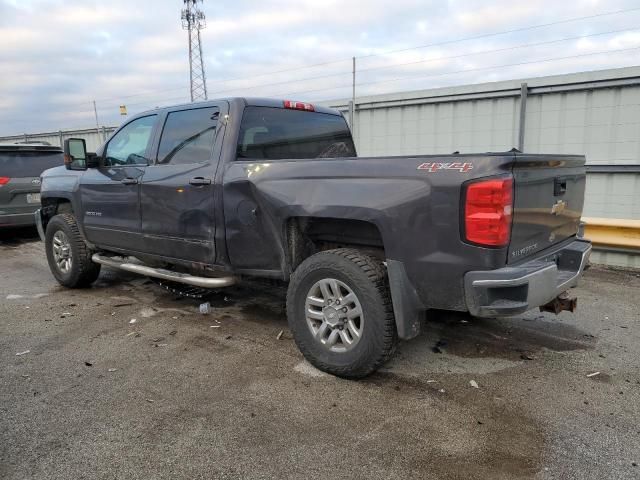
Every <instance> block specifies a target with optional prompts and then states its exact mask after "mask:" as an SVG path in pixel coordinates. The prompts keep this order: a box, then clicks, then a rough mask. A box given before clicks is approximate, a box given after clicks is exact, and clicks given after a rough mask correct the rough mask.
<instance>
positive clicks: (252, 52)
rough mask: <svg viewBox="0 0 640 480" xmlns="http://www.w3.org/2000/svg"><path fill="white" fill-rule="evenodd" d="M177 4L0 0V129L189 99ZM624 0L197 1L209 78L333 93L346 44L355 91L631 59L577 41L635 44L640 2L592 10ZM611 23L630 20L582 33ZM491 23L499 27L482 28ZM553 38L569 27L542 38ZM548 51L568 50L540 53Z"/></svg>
mask: <svg viewBox="0 0 640 480" xmlns="http://www.w3.org/2000/svg"><path fill="white" fill-rule="evenodd" d="M181 6H182V4H181V2H169V1H162V2H161V1H158V0H138V1H136V2H131V1H130V0H111V1H109V2H104V1H100V0H21V1H17V0H0V38H1V39H2V42H0V69H1V70H0V71H1V72H2V76H0V135H6V134H12V133H22V132H25V131H27V132H37V131H43V130H58V129H64V128H71V127H90V126H92V125H93V124H94V123H95V120H94V113H93V103H92V102H93V100H95V101H96V103H97V107H98V114H99V116H100V121H101V123H104V124H107V125H113V124H117V123H119V122H120V121H121V117H120V116H119V110H118V107H119V105H121V104H126V105H127V107H128V110H129V112H130V113H135V112H137V111H141V110H145V109H148V108H153V107H155V106H158V105H167V104H171V103H178V102H184V101H187V100H188V98H189V89H188V85H189V72H188V58H187V33H186V32H185V31H184V30H183V29H182V26H181V22H180V8H181ZM632 8H638V5H637V2H635V1H633V0H608V1H606V2H605V1H603V0H600V1H599V0H574V1H573V2H557V1H551V0H539V1H537V2H513V1H512V0H491V1H489V0H487V1H482V2H480V1H479V0H448V1H446V2H444V1H441V0H394V1H393V2H390V1H389V0H350V1H348V2H346V1H343V0H323V1H320V2H319V1H317V0H261V1H257V0H237V1H236V2H213V0H204V3H203V9H204V11H205V13H206V15H207V28H206V29H205V30H203V31H202V39H203V49H204V60H205V68H206V74H207V79H208V90H209V92H210V95H211V96H232V95H247V96H274V97H278V96H294V97H295V98H299V99H301V100H305V99H309V100H312V101H319V100H328V99H332V98H343V97H345V96H347V95H350V91H351V57H353V56H356V57H357V69H358V73H357V83H358V86H357V92H358V94H359V95H368V94H374V93H385V92H396V91H403V90H415V89H425V88H431V87H440V86H446V85H454V84H466V83H477V82H484V81H494V80H502V79H509V78H526V77H528V76H540V75H551V74H556V73H567V72H572V71H582V70H593V69H600V68H610V67H620V66H628V65H633V64H637V63H638V59H639V58H640V50H636V51H631V52H620V53H610V54H600V55H593V56H590V55H588V56H587V55H586V54H590V53H593V52H598V51H605V50H617V49H623V48H632V47H634V46H638V47H640V29H639V28H638V27H637V25H638V21H639V20H640V10H635V11H631V12H627V13H624V14H617V15H609V16H595V15H596V14H598V13H601V12H611V11H616V10H624V9H632ZM589 16H591V17H592V18H584V19H582V20H576V21H571V22H562V23H557V22H559V21H562V20H564V19H571V18H575V17H589ZM541 24H547V26H545V27H540V28H531V29H521V27H526V26H532V25H541ZM519 29H520V30H519ZM513 30H517V31H513ZM615 30H629V31H627V32H618V33H610V34H607V35H598V36H594V35H593V34H595V33H602V32H613V31H615ZM501 31H503V32H504V31H510V33H509V32H507V33H502V34H500V35H490V34H492V33H496V32H501ZM579 36H582V38H581V39H575V38H573V37H579ZM469 37H472V38H474V39H473V40H467V41H458V40H460V39H464V38H469ZM563 38H572V39H571V40H566V41H562V42H556V43H550V44H540V43H542V42H546V41H553V40H558V39H563ZM419 46H422V48H413V47H419ZM525 46H526V47H525ZM511 47H519V48H511ZM389 52H391V53H389ZM554 57H571V58H565V59H563V60H558V61H543V60H548V59H550V58H554ZM516 64H520V65H516ZM310 65H311V66H310Z"/></svg>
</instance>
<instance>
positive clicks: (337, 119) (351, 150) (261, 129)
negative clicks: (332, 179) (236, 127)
mask: <svg viewBox="0 0 640 480" xmlns="http://www.w3.org/2000/svg"><path fill="white" fill-rule="evenodd" d="M237 156H238V158H252V159H253V158H257V159H269V160H279V159H286V158H333V157H355V156H356V150H355V147H354V145H353V140H352V139H351V133H350V132H349V127H348V126H347V122H346V121H345V119H344V118H343V117H341V116H338V115H331V114H327V113H317V112H305V111H300V110H289V109H284V108H271V107H247V108H246V109H245V110H244V115H243V116H242V123H241V125H240V136H239V138H238V149H237Z"/></svg>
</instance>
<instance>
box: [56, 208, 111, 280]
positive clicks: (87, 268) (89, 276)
mask: <svg viewBox="0 0 640 480" xmlns="http://www.w3.org/2000/svg"><path fill="white" fill-rule="evenodd" d="M59 231H61V232H62V233H64V235H65V236H66V238H67V239H68V242H69V251H70V254H71V255H70V256H71V259H72V261H71V265H70V267H69V269H68V271H66V272H65V271H63V270H62V269H61V267H60V266H59V265H58V264H57V263H56V260H55V256H54V252H53V238H54V235H55V234H56V233H57V232H59ZM45 249H46V251H47V261H48V262H49V268H50V269H51V273H52V274H53V276H54V277H55V278H56V280H57V281H58V283H60V284H61V285H63V286H65V287H68V288H86V287H89V286H90V285H91V284H92V283H93V282H94V281H95V280H96V279H97V278H98V275H100V265H99V264H97V263H94V262H92V261H91V255H92V252H91V250H89V247H88V246H87V244H86V243H85V241H84V238H82V235H81V234H80V230H79V229H78V224H77V223H76V219H75V217H74V216H73V215H72V214H70V213H63V214H60V215H56V216H55V217H53V218H52V219H51V220H50V221H49V223H48V224H47V231H46V234H45Z"/></svg>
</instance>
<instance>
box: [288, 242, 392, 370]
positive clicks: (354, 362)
mask: <svg viewBox="0 0 640 480" xmlns="http://www.w3.org/2000/svg"><path fill="white" fill-rule="evenodd" d="M287 317H288V321H289V327H290V328H291V331H292V332H293V336H294V339H295V341H296V344H297V345H298V348H299V349H300V351H301V352H302V354H303V355H304V356H305V358H306V359H307V360H308V361H309V362H310V363H312V364H313V365H314V366H316V367H317V368H319V369H320V370H323V371H325V372H328V373H331V374H333V375H337V376H340V377H346V378H362V377H365V376H367V375H369V374H370V373H372V372H373V371H375V370H377V369H378V368H379V367H380V366H381V365H382V364H383V363H384V362H385V361H386V360H387V359H388V358H389V357H390V356H391V355H392V353H393V351H394V347H395V343H396V326H395V320H394V316H393V308H392V305H391V297H390V293H389V287H388V282H387V275H386V270H385V268H384V265H382V262H380V261H379V260H377V259H376V258H374V257H372V256H369V255H365V254H362V253H361V252H359V251H357V250H353V249H342V248H341V249H336V250H329V251H326V252H321V253H318V254H316V255H313V256H311V257H309V258H307V259H306V260H305V261H304V262H302V264H300V266H299V267H298V268H297V270H296V271H295V272H294V274H293V275H292V277H291V282H290V283H289V291H288V293H287Z"/></svg>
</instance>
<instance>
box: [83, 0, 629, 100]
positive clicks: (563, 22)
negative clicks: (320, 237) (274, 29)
mask: <svg viewBox="0 0 640 480" xmlns="http://www.w3.org/2000/svg"><path fill="white" fill-rule="evenodd" d="M639 10H640V7H637V8H629V9H624V10H616V11H611V12H602V13H597V14H593V15H586V16H582V17H574V18H569V19H564V20H558V21H555V22H548V23H544V24H538V25H529V26H525V27H519V28H514V29H510V30H502V31H499V32H491V33H485V34H481V35H475V36H470V37H463V38H458V39H452V40H444V41H441V42H434V43H429V44H424V45H418V46H414V47H407V48H402V49H395V50H388V51H384V52H378V53H373V54H368V55H363V56H358V57H357V58H358V59H364V58H373V57H379V56H384V55H389V54H393V53H400V52H406V51H411V50H419V49H424V48H429V47H436V46H442V45H450V44H455V43H461V42H467V41H471V40H479V39H483V38H490V37H495V36H499V35H508V34H512V33H519V32H524V31H528V30H534V29H540V28H545V27H550V26H555V25H562V24H566V23H571V22H578V21H582V20H589V19H593V18H601V17H606V16H611V15H618V14H622V13H630V12H635V11H639ZM351 60H352V58H351V57H350V58H344V59H337V60H331V61H327V62H321V63H315V64H309V65H301V66H299V67H293V68H287V69H282V70H275V71H270V72H264V73H259V74H255V75H250V76H244V77H230V78H226V79H221V80H217V81H215V82H210V83H216V84H217V83H227V82H232V81H237V80H248V79H252V78H258V77H263V76H266V75H276V74H279V73H286V72H291V71H298V70H303V69H310V68H315V67H320V66H326V65H331V64H336V63H342V62H347V61H349V62H350V61H351ZM361 71H362V70H361ZM337 75H342V73H336V74H331V76H337ZM317 78H323V76H320V77H317ZM183 88H184V87H183V86H182V87H171V88H166V89H159V90H154V91H153V92H140V93H135V94H130V95H126V96H118V97H106V98H98V99H96V101H97V102H106V101H110V100H117V101H121V100H123V99H126V98H134V97H139V96H148V95H156V94H158V93H164V92H170V91H176V90H181V89H183ZM247 88H252V87H247ZM213 93H215V92H213ZM86 104H90V101H87V102H82V103H77V104H74V105H83V106H84V105H86Z"/></svg>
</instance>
